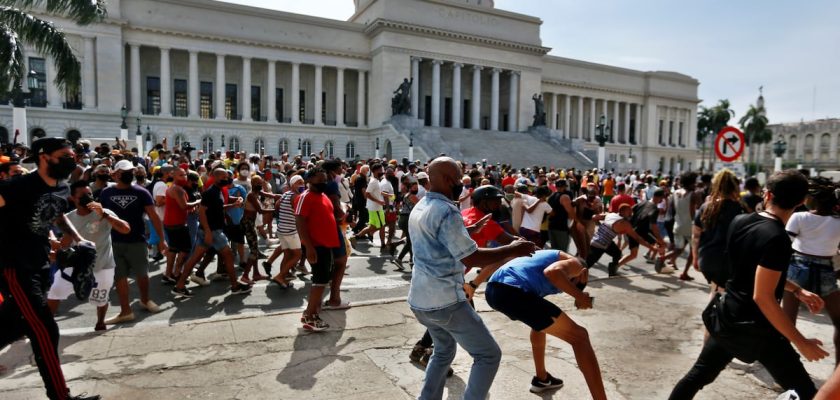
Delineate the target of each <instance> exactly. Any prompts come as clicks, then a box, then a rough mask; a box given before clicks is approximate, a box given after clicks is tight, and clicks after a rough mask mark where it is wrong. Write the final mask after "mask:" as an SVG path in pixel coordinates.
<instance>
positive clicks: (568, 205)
mask: <svg viewBox="0 0 840 400" xmlns="http://www.w3.org/2000/svg"><path fill="white" fill-rule="evenodd" d="M555 186H556V187H557V191H556V192H554V193H552V194H551V196H549V198H548V205H549V206H551V214H550V215H549V216H548V240H549V241H550V242H551V248H552V249H555V250H562V251H564V252H568V251H569V243H570V242H571V238H572V237H571V234H570V232H569V225H570V224H569V220H570V217H571V216H574V212H575V209H574V206H572V197H573V195H572V192H570V191H569V190H568V189H569V184H568V183H567V182H566V180H565V179H560V180H558V181H557V182H556V183H555Z"/></svg>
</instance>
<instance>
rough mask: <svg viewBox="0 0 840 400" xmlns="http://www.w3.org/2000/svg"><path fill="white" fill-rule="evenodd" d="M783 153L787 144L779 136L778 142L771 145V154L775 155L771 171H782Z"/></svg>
mask: <svg viewBox="0 0 840 400" xmlns="http://www.w3.org/2000/svg"><path fill="white" fill-rule="evenodd" d="M785 151H787V142H785V141H784V140H783V139H782V137H781V136H779V140H777V141H776V142H775V143H773V154H775V155H776V162H775V164H774V165H773V171H774V172H779V171H781V170H782V156H784V155H785Z"/></svg>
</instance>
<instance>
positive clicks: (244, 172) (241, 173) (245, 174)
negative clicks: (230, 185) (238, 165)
mask: <svg viewBox="0 0 840 400" xmlns="http://www.w3.org/2000/svg"><path fill="white" fill-rule="evenodd" d="M249 176H251V171H248V170H247V169H246V170H242V171H239V177H240V178H247V177H249Z"/></svg>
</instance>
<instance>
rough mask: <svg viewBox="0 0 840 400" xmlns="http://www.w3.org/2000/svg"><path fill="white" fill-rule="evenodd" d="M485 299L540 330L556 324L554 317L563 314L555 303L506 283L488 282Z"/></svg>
mask: <svg viewBox="0 0 840 400" xmlns="http://www.w3.org/2000/svg"><path fill="white" fill-rule="evenodd" d="M484 299H485V300H487V304H489V305H490V307H492V308H493V309H494V310H496V311H498V312H500V313H502V314H504V315H507V316H508V318H510V319H512V320H514V321H522V322H524V323H525V325H528V326H530V327H531V329H533V330H535V331H538V332H539V331H543V330H545V329H546V328H548V327H549V326H551V325H552V324H554V318H557V317H559V316H560V314H563V310H561V309H560V307H557V306H556V305H555V304H554V303H552V302H550V301H548V300H546V299H544V298H542V297H540V296H537V295H536V294H533V293H529V292H526V291H524V290H522V289H520V288H517V287H513V286H510V285H505V284H504V283H498V282H490V283H488V284H487V291H485V292H484Z"/></svg>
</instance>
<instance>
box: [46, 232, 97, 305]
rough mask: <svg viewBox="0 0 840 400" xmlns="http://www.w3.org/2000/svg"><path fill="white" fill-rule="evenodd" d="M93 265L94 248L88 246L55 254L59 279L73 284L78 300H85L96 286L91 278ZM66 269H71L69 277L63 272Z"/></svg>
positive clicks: (94, 261)
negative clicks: (59, 272) (59, 271)
mask: <svg viewBox="0 0 840 400" xmlns="http://www.w3.org/2000/svg"><path fill="white" fill-rule="evenodd" d="M95 263H96V248H94V247H93V246H90V245H84V244H80V245H77V246H73V247H70V248H67V249H63V250H59V251H58V253H57V254H56V264H58V268H59V269H60V270H61V277H62V278H63V279H64V280H66V281H68V282H70V283H72V284H73V291H74V292H75V293H76V298H78V299H79V300H82V301H84V300H87V299H88V297H90V292H91V291H92V290H93V287H94V286H96V279H95V278H94V276H93V267H94V265H95ZM67 268H73V272H72V273H71V274H70V275H68V274H67V273H65V272H64V271H65V270H66V269H67Z"/></svg>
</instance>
